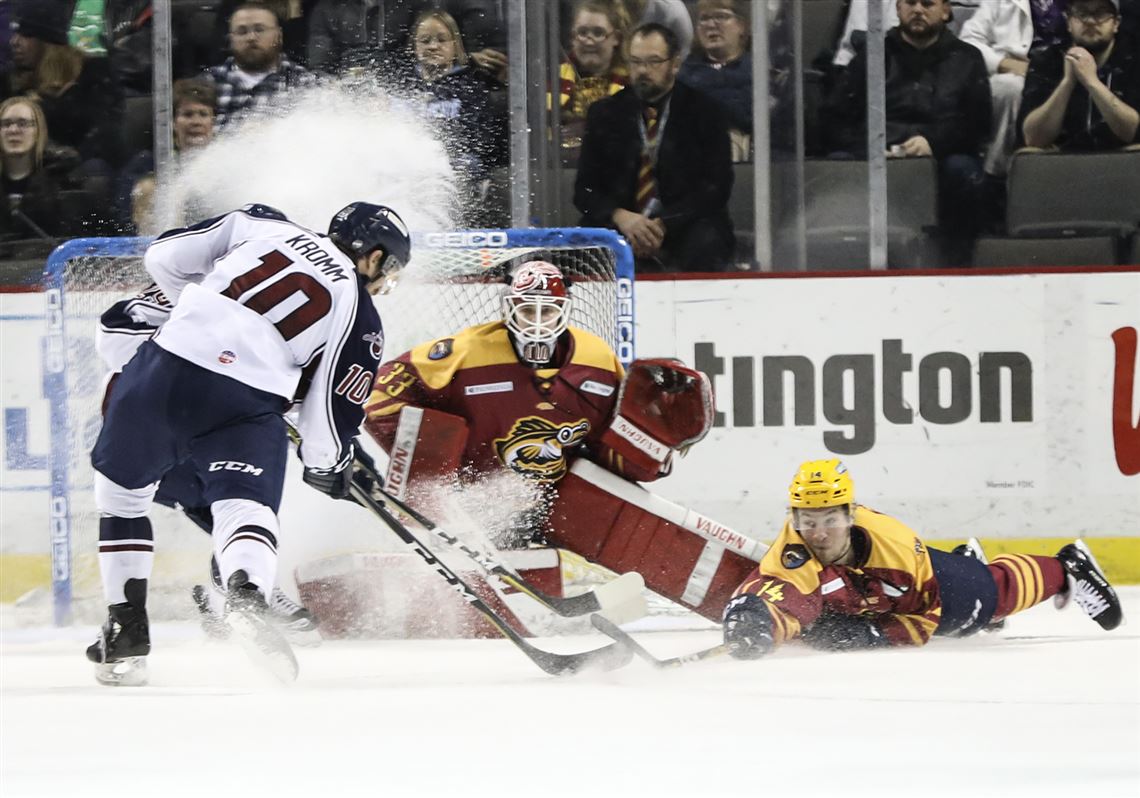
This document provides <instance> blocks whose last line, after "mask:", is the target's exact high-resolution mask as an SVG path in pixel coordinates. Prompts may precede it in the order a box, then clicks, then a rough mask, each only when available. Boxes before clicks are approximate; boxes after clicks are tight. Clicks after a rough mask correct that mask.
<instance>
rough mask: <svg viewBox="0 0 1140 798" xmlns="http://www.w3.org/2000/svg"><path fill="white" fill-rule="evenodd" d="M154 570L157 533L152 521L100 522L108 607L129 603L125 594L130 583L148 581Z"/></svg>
mask: <svg viewBox="0 0 1140 798" xmlns="http://www.w3.org/2000/svg"><path fill="white" fill-rule="evenodd" d="M153 567H154V531H153V530H152V529H151V525H150V519H149V518H147V517H146V516H143V517H141V518H118V517H116V516H105V517H103V518H100V519H99V572H100V574H101V575H102V577H103V595H104V596H106V598H107V603H108V604H122V603H123V602H125V601H127V597H126V595H125V593H124V591H123V586H124V585H125V584H126V583H127V580H128V579H143V580H146V579H149V578H150V572H151V569H152V568H153ZM144 600H145V594H144Z"/></svg>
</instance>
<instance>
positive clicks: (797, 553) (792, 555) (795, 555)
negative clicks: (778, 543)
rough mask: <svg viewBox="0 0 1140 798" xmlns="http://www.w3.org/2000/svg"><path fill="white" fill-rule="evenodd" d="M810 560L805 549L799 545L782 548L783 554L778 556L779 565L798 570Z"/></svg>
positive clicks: (790, 544)
mask: <svg viewBox="0 0 1140 798" xmlns="http://www.w3.org/2000/svg"><path fill="white" fill-rule="evenodd" d="M810 559H811V555H810V554H808V550H807V547H806V546H803V545H801V544H799V543H789V544H788V545H787V546H784V553H783V554H781V555H780V563H781V564H782V565H783V566H784V567H785V568H799V567H800V566H801V565H803V564H804V563H805V562H807V561H808V560H810Z"/></svg>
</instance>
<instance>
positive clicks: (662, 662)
mask: <svg viewBox="0 0 1140 798" xmlns="http://www.w3.org/2000/svg"><path fill="white" fill-rule="evenodd" d="M590 623H592V624H593V625H594V628H595V629H597V630H598V631H599V632H601V633H602V634H604V635H606V636H608V637H610V638H612V639H613V640H615V641H616V642H618V643H621V644H622V645H625V646H626V647H628V648H629V649H630V650H631V651H632V652H633V653H634V654H636V655H637V656H639V657H641V658H642V659H643V660H645V661H646V662H648V663H649V664H651V665H652V666H653V667H655V668H661V669H666V668H679V667H681V666H682V665H688V664H690V663H692V662H700V661H701V660H703V659H711V658H713V657H719V656H720V655H721V654H727V653H728V646H726V645H725V644H724V643H721V644H719V645H716V646H713V647H712V648H705V649H701V650H700V651H694V652H693V653H692V654H682V655H681V656H679V657H670V658H668V659H657V657H655V656H653V655H652V654H650V653H649V651H647V650H646V649H645V647H644V646H642V645H641V644H640V643H638V642H637V641H636V640H634V639H633V638H632V637H630V635H629V633H628V632H626V631H625V630H623V629H622V628H621V627H619V626H618V625H617V624H615V623H614V622H613V621H610V620H608V619H607V618H605V617H604V616H602V615H596V614H595V615H591V616H590Z"/></svg>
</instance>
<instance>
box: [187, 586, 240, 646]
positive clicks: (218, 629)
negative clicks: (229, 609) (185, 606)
mask: <svg viewBox="0 0 1140 798" xmlns="http://www.w3.org/2000/svg"><path fill="white" fill-rule="evenodd" d="M207 590H208V588H207V587H206V586H205V585H194V587H193V588H192V589H191V590H190V595H191V596H192V597H193V599H194V604H195V606H197V607H198V615H199V622H200V623H201V625H202V631H203V632H205V633H206V636H207V637H209V638H210V639H212V640H227V639H229V636H230V628H229V627H228V626H226V623H225V621H223V620H222V617H221V616H220V615H218V613H216V612H214V609H213V607H212V606H210V596H209V594H208V593H207Z"/></svg>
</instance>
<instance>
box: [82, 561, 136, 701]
mask: <svg viewBox="0 0 1140 798" xmlns="http://www.w3.org/2000/svg"><path fill="white" fill-rule="evenodd" d="M123 592H124V594H125V595H126V598H127V600H126V601H125V602H123V603H121V604H111V605H110V606H109V607H107V611H108V616H107V621H106V623H104V624H103V628H102V629H100V630H99V639H98V640H96V641H95V642H94V643H92V644H91V645H90V646H88V647H87V659H89V660H91V661H92V662H94V663H95V681H97V682H99V684H105V685H108V686H110V687H141V686H143V685H145V684H146V683H147V670H146V657H147V654H149V653H150V624H149V623H148V621H147V616H146V580H145V579H128V580H127V583H126V585H125V586H124V589H123Z"/></svg>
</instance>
